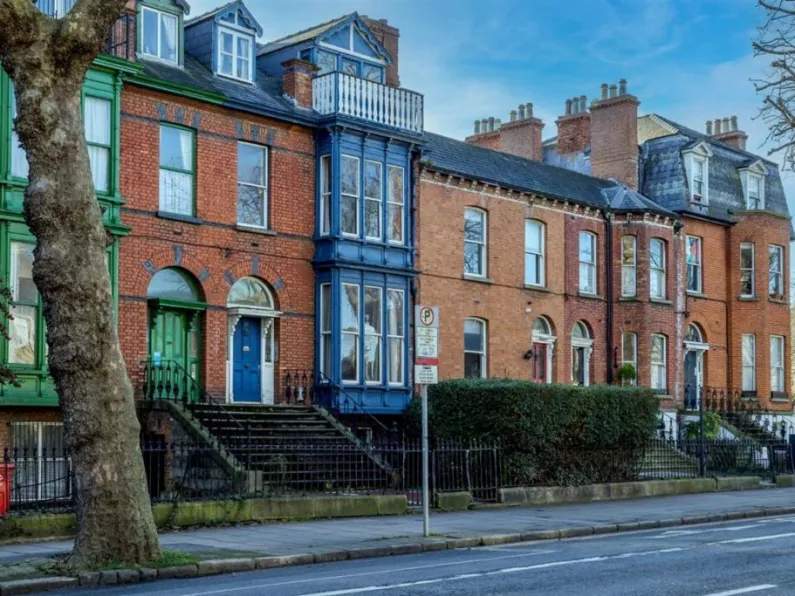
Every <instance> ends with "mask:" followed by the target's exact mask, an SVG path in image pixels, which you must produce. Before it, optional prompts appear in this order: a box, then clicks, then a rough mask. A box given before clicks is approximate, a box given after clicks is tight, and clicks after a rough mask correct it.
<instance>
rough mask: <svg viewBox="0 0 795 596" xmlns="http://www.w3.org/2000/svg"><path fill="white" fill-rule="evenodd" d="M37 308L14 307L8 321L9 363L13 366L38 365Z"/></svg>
mask: <svg viewBox="0 0 795 596" xmlns="http://www.w3.org/2000/svg"><path fill="white" fill-rule="evenodd" d="M37 310H38V309H37V308H36V307H35V306H12V307H11V309H10V311H11V316H13V317H14V319H13V320H9V321H8V326H9V329H8V331H9V335H10V336H11V339H10V340H9V341H8V361H9V362H10V363H11V364H30V365H34V364H36V351H35V348H36V313H37Z"/></svg>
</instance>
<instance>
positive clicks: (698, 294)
mask: <svg viewBox="0 0 795 596" xmlns="http://www.w3.org/2000/svg"><path fill="white" fill-rule="evenodd" d="M686 293H687V295H688V296H690V297H692V298H706V297H707V295H706V294H705V293H704V292H694V291H693V290H687V292H686Z"/></svg>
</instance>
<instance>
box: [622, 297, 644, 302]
mask: <svg viewBox="0 0 795 596" xmlns="http://www.w3.org/2000/svg"><path fill="white" fill-rule="evenodd" d="M618 301H619V302H640V299H639V298H638V297H637V296H619V298H618Z"/></svg>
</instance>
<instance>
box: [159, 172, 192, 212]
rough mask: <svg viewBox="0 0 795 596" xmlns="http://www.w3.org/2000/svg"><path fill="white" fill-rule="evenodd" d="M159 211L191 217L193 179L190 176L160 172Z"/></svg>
mask: <svg viewBox="0 0 795 596" xmlns="http://www.w3.org/2000/svg"><path fill="white" fill-rule="evenodd" d="M160 209H161V210H163V211H167V212H168V213H177V214H179V215H193V177H192V176H191V175H190V174H183V173H182V172H172V171H171V170H160Z"/></svg>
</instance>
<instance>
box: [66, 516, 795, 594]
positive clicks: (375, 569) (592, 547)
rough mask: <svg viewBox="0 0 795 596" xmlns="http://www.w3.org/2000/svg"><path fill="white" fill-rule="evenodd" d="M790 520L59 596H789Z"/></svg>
mask: <svg viewBox="0 0 795 596" xmlns="http://www.w3.org/2000/svg"><path fill="white" fill-rule="evenodd" d="M794 557H795V516H788V517H778V518H761V519H753V520H747V521H736V522H725V523H716V524H705V525H700V526H679V527H675V528H670V529H658V530H649V531H643V532H631V533H619V534H610V535H605V536H591V537H588V538H579V539H571V540H565V541H560V542H553V541H545V542H535V543H522V544H515V545H506V546H500V547H483V548H474V549H462V550H454V551H440V552H429V553H424V554H416V555H404V556H395V557H386V558H380V559H363V560H355V561H342V562H338V563H325V564H320V565H309V566H303V567H287V568H282V569H272V570H263V571H252V572H247V573H238V574H234V575H226V576H214V577H204V578H196V579H190V580H169V581H161V582H157V583H148V584H133V585H130V586H118V587H109V588H100V589H97V588H90V589H82V588H81V589H76V590H68V591H65V592H63V594H64V595H66V596H78V595H83V594H85V595H86V596H88V595H92V596H112V595H124V596H127V595H130V596H132V595H139V594H140V595H144V594H145V595H146V596H249V595H251V596H253V595H257V596H259V595H262V594H267V595H268V596H345V595H348V594H351V595H353V594H384V596H397V595H430V594H456V595H470V594H471V595H476V594H477V595H481V594H533V595H552V594H555V595H559V594H576V595H580V594H585V595H588V596H603V595H604V596H608V595H610V596H616V595H620V594H627V595H630V594H631V595H633V596H639V595H650V596H651V595H654V596H667V595H670V596H735V595H741V594H752V595H759V596H778V595H783V594H795V565H794V564H793V561H794V560H795V558H794Z"/></svg>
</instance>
